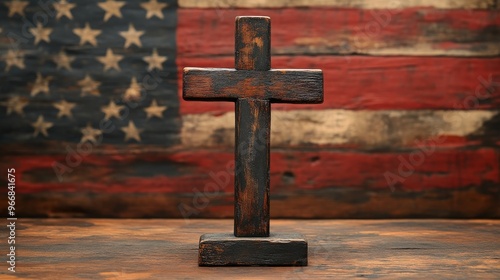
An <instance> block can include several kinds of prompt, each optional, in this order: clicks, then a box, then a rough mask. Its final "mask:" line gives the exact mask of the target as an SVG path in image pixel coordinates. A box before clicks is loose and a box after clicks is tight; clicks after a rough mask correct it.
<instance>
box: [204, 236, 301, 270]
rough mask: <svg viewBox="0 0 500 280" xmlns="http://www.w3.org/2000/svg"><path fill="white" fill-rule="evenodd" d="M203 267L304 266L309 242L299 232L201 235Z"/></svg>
mask: <svg viewBox="0 0 500 280" xmlns="http://www.w3.org/2000/svg"><path fill="white" fill-rule="evenodd" d="M198 264H199V265H200V266H249V265H250V264H252V265H259V266H305V265H307V242H306V240H305V239H304V237H303V236H302V235H300V234H297V233H272V234H271V235H270V236H269V237H235V236H234V235H232V234H230V233H212V234H204V235H202V236H201V237H200V247H199V255H198Z"/></svg>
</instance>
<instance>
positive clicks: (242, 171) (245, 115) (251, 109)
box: [234, 98, 271, 237]
mask: <svg viewBox="0 0 500 280" xmlns="http://www.w3.org/2000/svg"><path fill="white" fill-rule="evenodd" d="M235 114H236V118H235V120H236V121H235V123H236V130H235V132H236V133H235V135H236V137H235V142H236V143H238V144H237V146H236V148H235V154H234V158H235V165H234V168H235V170H234V176H235V178H234V183H235V184H234V202H235V204H234V235H235V236H246V237H248V236H269V185H270V176H269V167H270V155H269V152H270V142H269V141H270V137H271V133H270V130H271V127H270V125H271V103H270V102H269V101H267V100H257V99H246V98H239V99H238V101H236V113H235Z"/></svg>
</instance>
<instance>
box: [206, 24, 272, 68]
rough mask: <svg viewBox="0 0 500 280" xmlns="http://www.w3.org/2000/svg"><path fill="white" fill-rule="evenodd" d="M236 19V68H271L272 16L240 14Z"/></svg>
mask: <svg viewBox="0 0 500 280" xmlns="http://www.w3.org/2000/svg"><path fill="white" fill-rule="evenodd" d="M235 21H236V31H235V33H234V68H235V69H236V70H252V71H268V70H269V69H271V18H270V17H265V16H240V17H236V20H235ZM203 51H205V50H203Z"/></svg>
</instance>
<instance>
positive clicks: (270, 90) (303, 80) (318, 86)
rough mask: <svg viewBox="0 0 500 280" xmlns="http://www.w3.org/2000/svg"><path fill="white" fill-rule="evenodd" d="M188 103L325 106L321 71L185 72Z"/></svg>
mask: <svg viewBox="0 0 500 280" xmlns="http://www.w3.org/2000/svg"><path fill="white" fill-rule="evenodd" d="M183 98H184V99H185V100H204V101H234V100H236V99H238V98H254V99H262V100H269V101H271V102H282V103H322V102H323V72H322V71H321V70H302V69H272V70H269V71H248V70H235V69H227V68H193V67H186V68H184V89H183Z"/></svg>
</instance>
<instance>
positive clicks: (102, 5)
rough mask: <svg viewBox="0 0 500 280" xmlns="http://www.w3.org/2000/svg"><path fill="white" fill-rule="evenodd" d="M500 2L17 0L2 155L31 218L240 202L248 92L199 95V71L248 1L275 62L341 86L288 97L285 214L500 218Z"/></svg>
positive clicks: (278, 161)
mask: <svg viewBox="0 0 500 280" xmlns="http://www.w3.org/2000/svg"><path fill="white" fill-rule="evenodd" d="M499 8H500V6H499V2H498V1H495V0H453V1H436V0H404V1H403V0H396V1H371V0H353V1H347V0H328V1H327V0H273V1H265V0H211V1H198V0H177V1H175V0H130V1H125V0H29V1H28V0H2V1H0V118H1V119H0V130H1V137H0V144H1V148H0V152H1V155H2V158H1V160H0V170H6V169H8V168H15V169H16V176H18V181H17V182H18V187H17V191H18V192H19V195H18V196H17V201H16V203H19V205H22V207H20V210H19V211H21V212H20V215H25V216H40V217H46V216H93V217H185V218H186V217H230V216H232V215H233V182H234V181H233V176H232V174H231V170H232V168H231V163H233V160H234V133H235V131H234V104H232V103H230V102H185V101H183V100H182V97H181V96H182V94H181V93H182V73H183V71H182V69H183V68H184V67H188V66H190V67H223V68H233V67H234V31H235V24H234V19H235V17H236V16H251V15H256V16H269V17H270V18H271V26H272V28H271V51H272V58H271V66H272V68H287V69H293V68H296V69H297V68H299V69H300V68H305V69H322V70H323V73H324V85H325V98H324V103H323V104H320V105H317V104H315V105H300V104H276V105H273V106H272V123H271V148H272V149H271V163H270V164H271V170H270V176H271V215H272V216H273V217H293V218H296V217H303V218H311V217H316V218H332V217H334V218H336V217H343V218H374V217H375V218H382V217H384V218H388V217H398V218H405V217H500V212H499V211H500V210H499V208H498V193H499V192H498V190H499V189H500V161H499V158H500V149H499V146H500V41H499V40H500V36H499V34H500V15H499ZM1 180H5V179H4V177H2V178H1ZM2 182H3V181H2Z"/></svg>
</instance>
